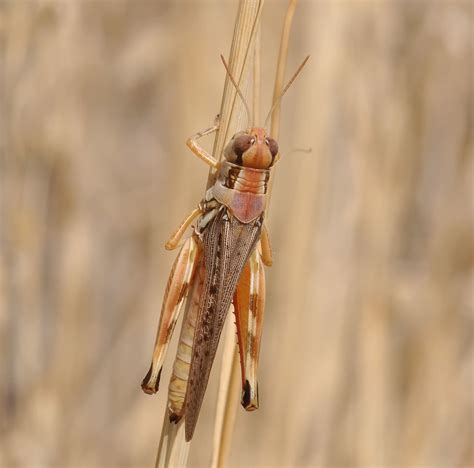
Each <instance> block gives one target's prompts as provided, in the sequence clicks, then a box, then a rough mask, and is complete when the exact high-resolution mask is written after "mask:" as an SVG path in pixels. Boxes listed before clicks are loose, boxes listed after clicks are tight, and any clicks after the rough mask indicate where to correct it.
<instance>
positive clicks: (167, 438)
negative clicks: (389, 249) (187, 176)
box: [156, 0, 263, 468]
mask: <svg viewBox="0 0 474 468" xmlns="http://www.w3.org/2000/svg"><path fill="white" fill-rule="evenodd" d="M262 6H263V0H260V1H255V0H241V1H240V3H239V8H238V12H237V16H236V20H235V26H234V33H233V38H232V45H231V50H230V54H229V58H228V61H227V66H228V67H229V71H230V73H231V74H232V76H233V77H234V79H235V80H236V84H237V85H238V86H239V88H240V89H241V91H242V94H243V97H244V99H245V101H246V102H251V101H250V99H249V97H250V92H249V91H250V89H251V88H250V86H249V81H250V78H251V74H250V70H251V66H252V63H253V58H254V47H255V35H256V31H257V29H258V23H259V21H260V14H261V9H262ZM219 115H220V121H219V130H218V131H217V133H216V137H215V141H214V149H213V155H214V157H216V158H217V159H219V160H220V159H221V158H222V149H223V146H224V144H225V143H226V142H227V138H228V135H232V134H233V133H235V132H236V131H237V130H238V129H241V128H243V126H244V125H245V124H244V122H245V121H246V119H247V116H248V113H247V111H246V109H245V103H244V102H243V101H242V99H241V98H240V97H239V96H238V92H237V90H236V89H235V86H234V84H233V83H232V79H231V78H230V77H229V75H228V74H226V75H225V84H224V91H223V96H222V101H221V109H220V113H219ZM212 180H213V173H212V170H211V171H210V173H209V180H208V185H210V184H212ZM229 315H230V314H229ZM228 321H229V320H228ZM228 325H229V324H227V329H228V328H229V326H228ZM223 338H224V341H225V343H224V346H223V348H224V354H223V357H222V359H223V362H222V365H221V375H220V381H219V391H218V399H217V404H216V418H215V429H214V446H213V451H212V459H213V463H216V466H221V461H222V459H223V458H224V457H225V455H226V453H227V451H228V446H229V443H230V442H229V440H230V438H231V436H232V428H233V418H234V416H233V414H235V388H238V387H236V385H235V384H236V382H235V380H236V379H235V374H236V370H235V367H236V356H235V355H236V352H237V350H236V346H235V331H234V332H233V333H231V332H229V331H227V332H226V333H225V334H223ZM182 422H183V421H180V423H179V424H178V429H177V430H176V428H174V427H172V426H174V424H173V423H170V422H169V421H168V419H167V418H165V420H164V422H163V430H162V436H161V441H160V446H159V450H158V454H157V464H156V466H157V468H158V467H160V468H161V467H177V466H185V463H186V460H187V454H188V451H189V447H188V446H189V443H186V441H185V439H184V431H183V430H181V427H182V425H183V424H182ZM214 460H215V461H214Z"/></svg>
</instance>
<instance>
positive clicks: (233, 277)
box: [185, 208, 263, 441]
mask: <svg viewBox="0 0 474 468" xmlns="http://www.w3.org/2000/svg"><path fill="white" fill-rule="evenodd" d="M262 222H263V216H262V217H259V218H257V219H256V220H254V221H251V222H250V223H247V224H244V223H242V222H240V221H239V220H237V219H236V218H234V217H233V216H231V215H230V214H229V213H228V211H227V209H225V208H223V209H221V210H220V211H219V213H218V214H217V215H216V216H215V218H214V219H213V220H212V221H211V222H210V223H209V225H208V226H207V227H206V231H205V232H204V235H203V249H204V251H203V261H204V265H205V270H206V278H205V281H204V287H203V294H202V295H201V298H200V301H199V309H198V316H197V322H196V330H195V334H194V342H193V350H192V357H191V369H190V373H189V381H188V387H187V392H186V400H185V425H186V440H187V441H189V440H191V438H192V436H193V433H194V428H195V427H196V422H197V418H198V416H199V411H200V409H201V404H202V400H203V398H204V393H205V391H206V387H207V382H208V379H209V373H210V371H211V367H212V363H213V361H214V356H215V354H216V350H217V346H218V343H219V337H220V335H221V332H222V328H223V325H224V322H225V318H226V315H227V311H228V310H229V307H230V305H231V302H232V298H233V295H234V292H235V289H236V286H237V282H238V280H239V278H240V275H241V273H242V270H243V268H244V265H245V264H246V262H247V260H248V258H249V257H250V255H251V254H252V252H253V250H254V249H255V246H256V244H257V241H258V239H259V237H260V232H261V229H262Z"/></svg>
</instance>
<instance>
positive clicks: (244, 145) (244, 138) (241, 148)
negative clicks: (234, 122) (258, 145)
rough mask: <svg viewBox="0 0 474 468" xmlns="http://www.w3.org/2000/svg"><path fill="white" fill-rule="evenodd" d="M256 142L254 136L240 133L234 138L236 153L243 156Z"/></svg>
mask: <svg viewBox="0 0 474 468" xmlns="http://www.w3.org/2000/svg"><path fill="white" fill-rule="evenodd" d="M254 143H255V138H254V137H252V136H250V135H240V136H238V137H237V138H235V140H234V145H233V147H234V153H235V154H236V155H237V157H242V154H243V153H245V152H246V151H247V150H248V149H249V148H250V147H251V146H252V145H253V144H254Z"/></svg>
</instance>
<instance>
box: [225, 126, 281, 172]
mask: <svg viewBox="0 0 474 468" xmlns="http://www.w3.org/2000/svg"><path fill="white" fill-rule="evenodd" d="M277 154H278V143H277V142H276V141H275V140H274V139H273V138H271V137H270V136H268V135H267V133H266V131H265V129H264V128H260V127H252V128H249V129H247V130H246V131H243V132H238V133H236V134H235V135H234V136H233V137H232V139H231V140H230V142H229V143H228V145H227V146H226V147H225V149H224V156H225V158H226V159H227V161H229V162H231V163H233V164H237V165H238V166H242V167H251V168H253V169H268V168H270V167H271V166H272V165H273V163H274V162H275V157H276V155H277Z"/></svg>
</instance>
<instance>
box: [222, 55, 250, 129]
mask: <svg viewBox="0 0 474 468" xmlns="http://www.w3.org/2000/svg"><path fill="white" fill-rule="evenodd" d="M221 60H222V63H223V64H224V67H225V69H226V71H227V74H228V75H229V78H230V81H232V84H233V85H234V87H235V90H236V91H237V94H238V95H239V96H240V99H242V102H243V103H244V106H245V111H246V112H247V126H248V123H249V122H250V120H251V119H250V109H249V106H248V104H247V101H246V100H245V98H244V95H243V94H242V91H240V88H239V85H238V84H237V82H236V81H235V80H234V77H233V76H232V73H231V72H230V70H229V67H228V65H227V63H226V61H225V59H224V56H223V55H222V54H221Z"/></svg>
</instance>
